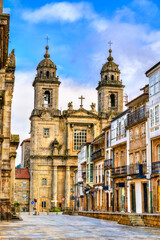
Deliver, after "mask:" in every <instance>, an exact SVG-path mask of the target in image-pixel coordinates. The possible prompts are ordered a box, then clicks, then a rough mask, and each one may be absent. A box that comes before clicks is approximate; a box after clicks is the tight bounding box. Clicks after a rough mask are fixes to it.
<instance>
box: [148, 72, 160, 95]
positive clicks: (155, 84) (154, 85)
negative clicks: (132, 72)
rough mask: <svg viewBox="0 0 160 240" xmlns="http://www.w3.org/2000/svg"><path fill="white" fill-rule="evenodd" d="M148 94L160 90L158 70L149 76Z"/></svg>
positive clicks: (159, 73)
mask: <svg viewBox="0 0 160 240" xmlns="http://www.w3.org/2000/svg"><path fill="white" fill-rule="evenodd" d="M149 85H150V96H152V95H154V94H156V93H157V92H159V91H160V71H158V72H157V73H155V74H154V75H153V76H151V77H150V82H149Z"/></svg>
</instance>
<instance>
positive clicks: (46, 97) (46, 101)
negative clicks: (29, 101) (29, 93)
mask: <svg viewBox="0 0 160 240" xmlns="http://www.w3.org/2000/svg"><path fill="white" fill-rule="evenodd" d="M50 95H51V94H50V92H49V91H45V93H44V106H45V107H48V105H49V104H50V103H51V96H50Z"/></svg>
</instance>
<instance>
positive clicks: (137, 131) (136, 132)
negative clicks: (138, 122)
mask: <svg viewBox="0 0 160 240" xmlns="http://www.w3.org/2000/svg"><path fill="white" fill-rule="evenodd" d="M135 136H136V138H139V128H138V127H136V129H135Z"/></svg>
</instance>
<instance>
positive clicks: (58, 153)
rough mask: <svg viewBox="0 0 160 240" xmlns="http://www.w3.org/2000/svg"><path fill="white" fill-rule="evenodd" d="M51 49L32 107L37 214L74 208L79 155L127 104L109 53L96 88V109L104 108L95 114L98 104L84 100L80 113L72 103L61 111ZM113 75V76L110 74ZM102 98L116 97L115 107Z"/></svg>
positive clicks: (40, 71)
mask: <svg viewBox="0 0 160 240" xmlns="http://www.w3.org/2000/svg"><path fill="white" fill-rule="evenodd" d="M48 49H49V47H48V46H47V47H46V53H45V55H44V60H42V61H41V62H40V63H39V64H38V67H37V76H36V78H35V80H34V82H33V87H34V109H33V111H32V114H31V117H30V120H31V143H30V176H31V185H30V194H31V195H30V197H31V200H34V199H37V203H36V208H37V210H38V211H42V210H43V211H48V210H49V209H50V208H52V207H58V208H60V209H64V208H72V209H73V208H74V201H73V200H72V199H73V192H72V191H73V189H74V170H75V169H76V168H77V165H78V159H77V153H78V151H79V150H80V147H81V146H82V145H83V144H85V143H86V142H92V141H93V139H94V138H95V137H96V136H98V135H99V133H100V132H101V131H102V129H103V127H104V126H106V124H107V123H108V122H109V121H110V118H111V116H115V114H117V112H118V111H121V106H123V85H122V81H120V79H119V78H120V71H119V70H118V66H117V65H116V64H115V63H114V62H113V58H112V56H111V50H110V56H109V58H108V62H107V63H105V64H104V66H103V68H102V71H101V81H100V82H99V84H98V87H97V90H98V96H99V99H98V105H99V106H102V105H103V107H100V108H99V112H96V110H95V104H94V103H92V104H91V110H86V109H84V108H83V97H81V98H80V99H81V105H80V108H79V109H78V110H75V109H73V104H72V102H70V103H69V104H68V110H66V111H63V112H61V111H60V110H59V108H58V98H59V86H60V81H59V78H58V77H57V75H56V71H57V68H56V65H55V64H54V63H53V62H52V61H51V60H50V55H49V53H48ZM109 72H110V74H111V73H112V75H114V76H115V78H113V77H110V75H107V74H108V73H109ZM106 75H107V76H108V77H106ZM109 88H110V91H109ZM100 92H101V94H102V95H103V97H102V98H101V97H100ZM104 95H105V96H107V97H110V99H112V104H111V106H110V103H109V102H106V98H105V97H104ZM110 95H114V96H110ZM104 106H105V108H104ZM106 106H108V107H107V108H106ZM86 167H92V164H87V165H86ZM44 183H45V184H44ZM62 199H63V201H62ZM30 210H31V211H32V210H33V207H32V206H31V207H30Z"/></svg>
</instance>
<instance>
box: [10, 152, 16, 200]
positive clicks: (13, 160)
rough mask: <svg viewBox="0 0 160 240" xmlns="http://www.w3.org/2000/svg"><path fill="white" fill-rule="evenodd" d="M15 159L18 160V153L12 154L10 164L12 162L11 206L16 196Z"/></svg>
mask: <svg viewBox="0 0 160 240" xmlns="http://www.w3.org/2000/svg"><path fill="white" fill-rule="evenodd" d="M15 158H16V153H11V154H10V162H11V169H12V171H11V182H10V184H11V186H10V201H11V204H13V203H14V194H15Z"/></svg>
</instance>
